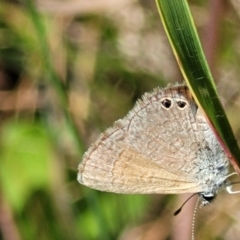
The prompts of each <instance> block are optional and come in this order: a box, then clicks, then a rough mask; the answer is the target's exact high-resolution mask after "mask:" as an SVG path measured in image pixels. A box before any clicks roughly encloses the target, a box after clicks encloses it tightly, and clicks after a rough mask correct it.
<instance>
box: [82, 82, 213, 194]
mask: <svg viewBox="0 0 240 240" xmlns="http://www.w3.org/2000/svg"><path fill="white" fill-rule="evenodd" d="M199 111H200V110H199V109H198V108H197V106H196V104H195V102H194V101H193V99H192V98H191V96H190V94H189V91H188V89H187V87H186V86H184V85H176V86H173V87H169V88H166V89H162V90H161V89H159V88H158V89H155V90H154V91H153V92H152V93H150V94H146V95H144V96H143V99H142V100H141V101H139V102H137V104H136V105H135V107H134V108H133V109H132V110H131V111H130V113H129V114H128V115H127V116H126V117H125V118H123V119H122V120H119V121H117V122H116V123H115V124H114V126H113V127H112V128H109V129H108V130H106V131H105V133H103V134H102V135H101V136H100V138H99V139H98V140H97V142H96V143H95V144H93V145H92V146H91V147H90V148H89V150H88V151H87V152H86V153H85V155H84V157H83V161H82V163H81V164H80V165H79V174H78V180H79V182H80V183H82V184H84V185H86V186H89V187H92V188H95V189H98V190H102V191H111V192H117V193H183V192H202V191H203V190H204V186H203V185H204V184H203V183H202V182H201V181H202V180H201V176H200V179H199V177H195V175H196V176H198V175H197V174H198V172H199V165H201V163H199V161H201V159H199V157H198V155H199V153H198V149H204V148H205V147H206V146H209V145H211V147H214V148H215V145H217V144H218V143H217V141H216V138H215V137H212V139H211V138H210V139H211V140H210V142H211V143H208V142H207V141H206V140H205V137H206V135H211V136H212V135H213V134H212V131H211V129H210V128H209V126H208V124H207V122H206V119H205V118H204V117H203V115H202V114H201V112H199ZM213 136H214V135H213ZM193 173H194V174H193Z"/></svg>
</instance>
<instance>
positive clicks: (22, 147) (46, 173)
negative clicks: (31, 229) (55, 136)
mask: <svg viewBox="0 0 240 240" xmlns="http://www.w3.org/2000/svg"><path fill="white" fill-rule="evenodd" d="M51 157H52V152H51V148H50V142H49V139H48V137H47V134H46V132H45V131H44V129H43V126H41V125H38V124H27V123H22V122H18V123H8V124H6V125H5V126H4V129H3V130H2V132H1V153H0V181H1V190H2V192H3V195H4V196H5V197H6V200H7V201H8V202H9V203H10V205H11V206H12V207H13V208H15V209H17V210H21V209H22V208H23V207H24V205H25V203H26V201H27V200H28V198H29V197H30V194H32V193H33V192H34V191H36V190H39V189H47V188H49V186H50V183H51V181H52V180H53V179H52V176H53V175H54V168H53V167H54V165H53V162H52V161H53V159H52V158H51Z"/></svg>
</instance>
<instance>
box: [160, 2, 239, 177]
mask: <svg viewBox="0 0 240 240" xmlns="http://www.w3.org/2000/svg"><path fill="white" fill-rule="evenodd" d="M156 4H157V6H158V10H159V14H160V17H161V19H162V22H163V25H164V28H165V31H166V33H167V35H168V38H169V41H170V44H171V47H172V49H173V52H174V54H175V57H176V59H177V62H178V64H179V67H180V70H181V72H182V74H183V76H184V79H185V81H186V83H187V85H188V87H189V88H190V90H191V92H192V94H193V96H194V98H195V100H196V102H197V104H198V105H199V106H200V107H201V108H202V109H203V111H204V112H205V114H206V116H207V117H208V119H209V122H210V124H211V125H212V127H213V129H214V131H215V132H216V134H217V136H218V139H219V140H220V142H221V144H222V145H223V147H224V149H225V151H226V153H227V154H228V156H229V159H230V161H231V163H232V164H233V166H234V168H235V170H236V171H237V172H238V173H240V170H239V167H238V166H240V150H239V147H238V145H237V142H236V139H235V137H234V134H233V132H232V129H231V126H230V124H229V121H228V119H227V117H226V114H225V112H224V109H223V107H222V105H221V103H220V101H219V98H218V95H217V91H216V87H215V84H214V81H213V77H212V74H211V72H210V70H209V67H208V64H207V61H206V58H205V55H204V53H203V50H202V47H201V44H200V41H199V38H198V34H197V31H196V28H195V25H194V22H193V19H192V16H191V13H190V10H189V7H188V4H187V1H186V0H156ZM237 165H238V166H237Z"/></svg>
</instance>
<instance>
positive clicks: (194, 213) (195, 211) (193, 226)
mask: <svg viewBox="0 0 240 240" xmlns="http://www.w3.org/2000/svg"><path fill="white" fill-rule="evenodd" d="M191 197H192V196H191ZM199 199H200V198H198V200H197V202H196V205H195V208H194V212H193V218H192V240H194V238H195V220H196V214H197V208H198V205H199Z"/></svg>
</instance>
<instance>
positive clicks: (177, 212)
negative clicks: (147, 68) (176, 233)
mask: <svg viewBox="0 0 240 240" xmlns="http://www.w3.org/2000/svg"><path fill="white" fill-rule="evenodd" d="M197 194H198V193H194V194H193V195H191V196H190V197H189V198H188V199H187V200H186V201H185V202H184V203H183V204H182V206H181V207H180V208H179V209H178V210H177V211H175V212H174V214H173V215H174V216H177V215H178V214H179V213H180V212H181V211H182V208H183V207H184V205H185V204H186V203H187V202H188V200H190V199H191V198H192V197H193V196H195V195H197Z"/></svg>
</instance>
